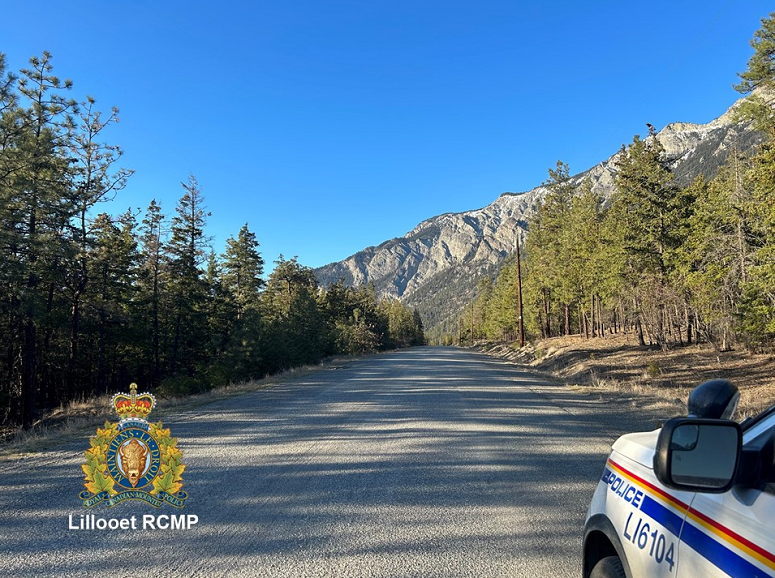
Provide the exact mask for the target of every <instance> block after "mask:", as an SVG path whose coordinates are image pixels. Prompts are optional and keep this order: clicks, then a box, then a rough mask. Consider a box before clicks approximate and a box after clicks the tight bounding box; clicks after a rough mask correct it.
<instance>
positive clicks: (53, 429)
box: [0, 357, 349, 460]
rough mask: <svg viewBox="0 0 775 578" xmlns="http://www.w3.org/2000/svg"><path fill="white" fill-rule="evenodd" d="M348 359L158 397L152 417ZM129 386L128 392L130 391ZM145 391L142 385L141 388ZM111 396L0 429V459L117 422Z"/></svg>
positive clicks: (161, 417)
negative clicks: (26, 424)
mask: <svg viewBox="0 0 775 578" xmlns="http://www.w3.org/2000/svg"><path fill="white" fill-rule="evenodd" d="M348 360H349V358H347V357H337V358H332V359H328V360H326V361H325V362H323V363H321V364H319V365H309V366H304V367H298V368H294V369H289V370H287V371H285V372H283V373H280V374H277V375H273V376H270V377H267V378H265V379H261V380H253V381H247V382H243V383H236V384H231V385H229V386H226V387H219V388H216V389H213V390H211V391H208V392H205V393H201V394H197V395H190V396H185V397H161V396H158V395H157V396H156V398H157V402H159V401H161V402H162V403H159V404H158V406H157V408H155V409H154V412H153V417H154V418H155V419H157V420H164V419H165V418H166V417H167V416H170V415H175V414H177V413H180V412H181V411H187V410H190V409H195V408H197V407H199V406H202V405H206V404H208V403H212V402H214V401H218V400H221V399H226V398H228V397H233V396H235V395H242V394H245V393H250V392H253V391H257V390H260V389H266V388H268V387H272V386H273V385H277V384H279V383H282V382H284V381H287V380H289V379H293V378H296V377H300V376H304V375H307V374H309V373H313V372H315V371H318V370H320V369H321V368H324V367H326V366H330V365H332V364H337V365H341V364H342V363H346V362H347V361H348ZM128 389H129V388H128V387H127V391H128ZM140 389H141V390H142V388H140ZM111 398H112V395H101V396H97V397H91V398H88V399H81V400H75V401H71V402H69V403H68V404H66V405H62V406H60V407H58V408H56V409H54V410H52V411H50V412H48V413H46V414H45V415H44V416H42V417H41V418H40V419H39V420H38V421H37V422H35V424H34V425H33V427H32V428H31V429H29V430H26V431H25V430H7V431H6V432H3V431H0V436H2V439H0V460H1V459H4V458H6V459H7V458H13V457H18V456H20V455H25V454H30V453H38V452H42V451H45V450H47V449H50V447H51V445H52V443H54V442H56V443H61V442H62V441H66V440H67V439H72V438H74V437H82V436H85V435H92V434H93V433H94V431H95V429H96V428H97V427H98V426H100V427H101V426H102V424H103V423H104V422H105V421H106V420H109V421H115V419H116V416H115V413H114V411H113V408H112V407H111V403H110V402H111Z"/></svg>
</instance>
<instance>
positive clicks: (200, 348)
mask: <svg viewBox="0 0 775 578" xmlns="http://www.w3.org/2000/svg"><path fill="white" fill-rule="evenodd" d="M181 185H182V187H183V190H184V193H183V196H182V197H181V198H180V200H179V201H178V205H177V207H175V213H176V214H175V216H174V217H173V218H172V227H171V232H172V234H171V237H170V240H169V243H168V245H167V256H168V264H167V266H168V274H169V277H168V279H169V281H168V283H169V291H170V298H171V305H172V309H173V312H172V316H171V319H170V321H171V325H172V326H171V327H170V328H169V329H168V331H169V335H170V347H171V351H170V353H169V359H170V374H171V375H183V376H184V377H187V378H192V381H191V383H192V384H193V383H194V382H195V381H196V380H194V379H193V378H194V377H195V375H196V370H197V365H198V364H199V363H203V362H205V361H206V350H205V344H206V336H207V327H206V323H207V299H208V289H207V284H206V283H205V280H204V275H203V273H204V272H203V270H202V265H203V264H204V261H205V258H206V255H207V252H206V249H207V246H208V243H209V239H208V238H207V237H206V236H205V233H204V228H205V223H206V219H207V217H208V216H209V213H208V212H207V211H206V210H205V208H204V198H203V196H202V191H201V189H200V188H199V183H197V181H196V178H195V177H194V176H193V175H190V176H189V178H188V182H187V183H181ZM197 386H198V385H197Z"/></svg>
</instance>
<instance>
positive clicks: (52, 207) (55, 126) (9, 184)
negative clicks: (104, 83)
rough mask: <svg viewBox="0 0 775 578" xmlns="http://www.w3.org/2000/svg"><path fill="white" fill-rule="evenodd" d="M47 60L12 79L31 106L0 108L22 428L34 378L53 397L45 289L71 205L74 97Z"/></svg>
mask: <svg viewBox="0 0 775 578" xmlns="http://www.w3.org/2000/svg"><path fill="white" fill-rule="evenodd" d="M52 68H53V67H52V65H51V55H50V54H49V53H47V52H44V53H43V56H42V57H40V58H39V57H33V58H31V59H30V68H27V69H22V70H21V77H20V79H19V80H18V83H17V88H18V91H19V95H20V97H21V99H23V100H24V101H25V102H26V104H27V105H28V106H27V107H26V108H22V107H20V106H16V105H15V103H9V101H8V100H6V103H5V104H4V106H5V110H4V111H3V112H4V114H3V116H4V119H3V125H4V131H5V134H4V147H3V148H4V155H3V156H4V157H5V160H6V161H8V162H6V163H4V165H5V171H4V174H3V175H2V176H3V183H2V185H0V188H2V193H0V194H2V195H3V198H2V199H0V201H2V205H3V206H4V211H3V219H4V223H3V226H2V229H3V230H4V231H5V232H6V233H7V234H8V235H9V238H7V240H6V242H7V243H8V244H9V247H8V249H9V252H8V253H6V254H5V255H4V258H6V259H7V260H8V261H9V262H10V263H9V265H10V268H11V269H13V270H14V272H15V274H16V275H15V277H14V280H13V284H12V288H11V290H10V294H11V295H12V299H16V300H18V310H19V312H20V315H19V317H18V318H16V319H14V322H15V323H19V324H20V326H21V327H20V329H14V330H13V332H14V333H17V334H18V337H19V342H18V343H19V347H18V349H19V355H18V356H19V358H20V359H21V364H20V365H21V367H20V371H19V373H18V380H19V382H20V384H21V387H20V392H19V393H20V397H21V421H22V424H23V426H24V427H25V428H28V427H30V426H31V425H32V420H33V418H34V416H35V412H36V406H37V397H38V395H39V391H38V387H39V385H42V387H43V391H42V392H41V396H42V397H44V398H47V399H50V398H51V393H50V391H48V387H49V385H50V384H48V383H45V382H44V383H43V384H41V383H40V380H39V376H40V374H39V371H40V366H39V364H40V359H39V356H40V355H41V351H40V349H39V331H40V329H41V328H42V327H43V326H44V324H45V323H46V319H47V318H48V316H49V314H50V313H51V311H52V306H53V301H52V300H51V299H49V298H48V295H49V292H50V289H52V288H55V287H56V286H58V285H59V284H60V283H61V282H62V280H61V268H60V267H59V266H58V265H59V263H61V261H62V260H63V259H64V258H65V257H66V255H67V252H68V251H70V249H71V247H69V245H68V243H67V241H66V239H65V234H64V233H65V227H66V225H67V223H68V222H69V219H70V218H71V216H72V215H73V213H74V206H73V203H72V199H71V197H70V195H69V189H68V185H69V167H68V165H69V160H68V157H67V155H66V154H65V151H66V149H67V144H68V139H69V136H70V134H71V132H72V129H73V120H72V116H71V115H72V112H73V111H74V110H75V108H76V105H75V102H74V101H73V100H70V99H67V98H66V97H64V96H63V95H62V93H61V92H62V91H63V90H67V89H70V88H71V86H72V83H71V82H70V81H69V80H67V81H64V82H63V81H61V80H60V79H59V78H58V77H56V76H54V75H53V74H51V72H52ZM6 86H7V85H6ZM42 353H43V354H45V353H46V352H45V351H44V352H42ZM14 355H16V353H15V352H14ZM14 372H15V370H14ZM13 381H16V376H13Z"/></svg>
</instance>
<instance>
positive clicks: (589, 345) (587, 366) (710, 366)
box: [478, 335, 775, 418]
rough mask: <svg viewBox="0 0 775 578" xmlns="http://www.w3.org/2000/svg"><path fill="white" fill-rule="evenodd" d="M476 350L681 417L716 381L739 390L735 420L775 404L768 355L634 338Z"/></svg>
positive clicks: (774, 368) (773, 364)
mask: <svg viewBox="0 0 775 578" xmlns="http://www.w3.org/2000/svg"><path fill="white" fill-rule="evenodd" d="M478 349H480V350H481V351H485V352H487V353H489V354H491V355H495V356H498V357H502V358H505V359H509V360H511V361H514V362H516V363H521V364H525V365H527V366H529V367H531V368H532V369H535V370H537V371H541V372H545V373H549V374H551V375H552V376H554V377H555V378H558V379H560V380H562V381H563V382H565V383H567V384H568V385H571V386H576V387H588V388H595V389H596V390H601V391H615V392H619V393H626V394H629V395H633V394H634V395H642V396H644V397H649V398H652V399H653V398H655V397H656V398H660V399H662V400H663V402H664V403H665V405H666V406H668V407H669V408H672V409H675V410H677V411H679V412H680V410H683V409H684V408H685V407H686V399H687V398H688V396H689V393H690V392H691V390H692V389H693V388H694V387H695V386H696V385H698V384H700V383H702V382H703V381H707V380H709V379H716V378H724V379H728V380H729V381H731V382H732V383H734V384H735V385H737V387H738V388H739V389H740V391H741V400H740V405H739V408H738V415H737V417H738V418H741V417H745V416H748V415H754V414H757V413H759V412H761V411H762V410H764V409H766V408H767V407H769V406H771V405H773V404H775V357H773V356H772V355H752V354H750V353H747V352H746V351H744V350H732V351H716V350H714V349H713V348H712V347H711V346H710V345H704V344H703V345H687V346H683V347H675V348H673V349H671V350H670V351H661V350H660V349H659V348H657V347H640V346H638V343H637V339H636V337H635V336H634V335H613V336H606V337H603V338H595V339H583V338H581V337H578V336H570V337H555V338H552V339H545V340H542V341H539V342H537V343H535V344H530V345H527V346H525V347H524V348H522V349H519V347H518V346H516V345H515V344H508V343H488V344H480V345H479V346H478Z"/></svg>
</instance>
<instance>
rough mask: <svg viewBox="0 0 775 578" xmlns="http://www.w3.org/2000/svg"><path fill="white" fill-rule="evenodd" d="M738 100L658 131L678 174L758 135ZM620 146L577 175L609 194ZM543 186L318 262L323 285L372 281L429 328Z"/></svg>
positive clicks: (719, 160) (521, 222)
mask: <svg viewBox="0 0 775 578" xmlns="http://www.w3.org/2000/svg"><path fill="white" fill-rule="evenodd" d="M736 106H737V104H736V105H735V106H733V107H732V108H731V109H730V110H729V111H727V113H725V114H724V115H723V116H721V117H719V118H718V119H716V120H714V121H713V122H711V123H708V124H705V125H698V124H690V123H673V124H670V125H668V126H666V127H665V128H664V129H662V130H661V131H660V132H659V133H658V134H657V138H658V139H659V140H660V142H661V143H662V145H663V146H664V148H665V151H666V153H667V154H668V156H669V158H670V159H671V164H672V168H673V171H674V173H675V175H676V178H677V179H678V180H679V182H682V183H684V184H686V183H688V182H690V181H691V180H692V179H693V178H694V177H695V176H697V175H699V174H703V175H704V176H706V177H712V176H713V175H715V174H716V172H717V171H718V168H719V167H720V166H721V165H722V164H723V163H724V162H725V160H726V158H727V156H728V155H729V154H730V152H732V151H734V150H735V149H737V150H739V151H741V152H742V151H745V150H748V149H750V148H751V146H753V144H754V143H755V142H756V135H755V134H754V133H752V132H751V131H749V130H747V129H746V128H745V127H741V126H739V125H736V124H735V123H734V120H733V111H734V108H735V107H736ZM619 154H620V153H619V152H617V153H616V154H614V155H613V156H611V157H610V158H608V159H607V160H605V161H603V162H601V163H599V164H598V165H595V166H594V167H592V168H591V169H589V170H587V171H585V172H583V173H580V174H578V175H575V176H574V177H573V178H572V180H573V181H575V182H576V183H581V181H582V180H583V179H584V178H589V179H591V181H592V184H593V189H595V190H597V191H600V192H601V193H602V194H603V195H604V196H608V195H609V194H610V192H611V191H612V189H613V181H614V175H615V171H616V159H617V157H618V155H619ZM545 194H546V189H545V188H544V187H542V186H539V187H536V188H534V189H532V190H530V191H528V192H525V193H504V194H502V195H501V196H500V197H498V198H497V199H496V200H495V201H494V202H493V203H492V204H490V205H488V206H486V207H484V208H482V209H478V210H474V211H466V212H464V213H447V214H444V215H439V216H437V217H433V218H431V219H428V220H426V221H423V222H422V223H420V224H419V225H417V227H415V228H414V229H413V230H412V231H410V232H408V233H407V234H406V235H404V236H403V237H399V238H396V239H391V240H389V241H386V242H384V243H382V244H381V245H379V246H377V247H369V248H367V249H364V250H363V251H360V252H358V253H356V254H355V255H352V256H350V257H348V258H347V259H345V260H344V261H340V262H338V263H331V264H329V265H326V266H324V267H321V268H319V269H316V270H315V274H316V275H317V278H318V280H319V282H320V283H321V284H322V285H324V286H325V285H328V284H331V283H334V282H336V281H338V280H340V279H343V280H344V281H345V283H347V284H352V285H361V284H366V283H373V284H374V286H375V288H376V290H377V293H378V294H379V295H380V296H383V297H386V296H390V297H396V298H399V299H401V300H402V301H404V302H405V303H407V304H408V305H410V306H415V307H417V308H418V309H419V310H420V313H421V314H422V316H423V320H424V322H425V326H426V328H431V327H433V326H435V325H437V324H439V323H442V322H443V321H444V320H445V319H447V318H451V317H454V316H456V315H457V314H458V313H459V311H460V310H461V308H462V307H464V306H465V304H466V303H467V302H468V301H469V300H470V299H471V298H472V297H473V295H474V292H475V289H476V285H477V283H478V280H479V279H480V278H481V277H482V276H483V275H494V274H495V273H496V272H497V270H498V269H499V267H500V265H501V264H502V263H503V260H504V259H505V257H506V256H508V255H509V254H510V253H511V252H513V251H514V249H515V247H516V242H517V237H518V236H519V237H520V238H523V237H524V234H525V231H526V228H527V220H528V219H529V218H530V215H531V214H532V213H533V211H534V210H535V208H536V206H537V205H538V204H540V202H541V199H542V198H543V197H544V195H545Z"/></svg>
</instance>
